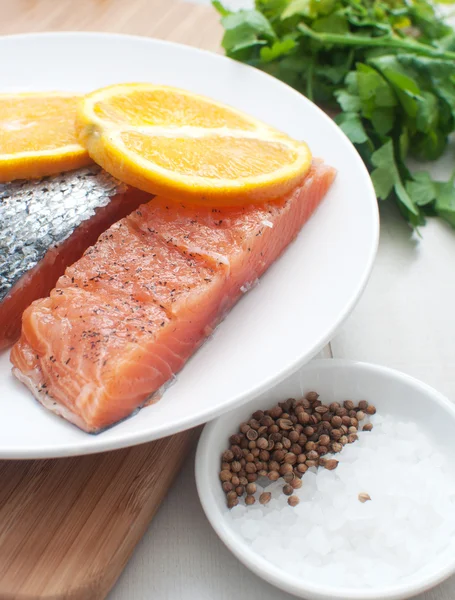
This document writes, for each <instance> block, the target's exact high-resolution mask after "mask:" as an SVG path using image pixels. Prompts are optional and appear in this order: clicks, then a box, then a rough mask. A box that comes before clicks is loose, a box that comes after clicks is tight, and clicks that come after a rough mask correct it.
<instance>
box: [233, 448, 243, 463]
mask: <svg viewBox="0 0 455 600" xmlns="http://www.w3.org/2000/svg"><path fill="white" fill-rule="evenodd" d="M231 450H232V454H233V455H234V458H235V460H239V459H240V458H242V456H243V452H242V449H241V448H240V446H232V447H231Z"/></svg>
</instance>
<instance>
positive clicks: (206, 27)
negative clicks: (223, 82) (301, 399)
mask: <svg viewBox="0 0 455 600" xmlns="http://www.w3.org/2000/svg"><path fill="white" fill-rule="evenodd" d="M200 1H202V2H205V3H207V0H200ZM247 1H248V0H231V1H230V4H231V5H240V4H242V5H244V4H245V2H247ZM76 4H77V8H75V6H76V5H75V4H74V2H73V0H58V2H57V0H33V1H32V0H0V16H1V17H2V18H1V19H0V33H18V32H22V31H39V30H69V29H76V30H104V31H119V32H125V33H136V34H140V35H150V36H155V37H159V38H164V39H173V40H176V41H181V42H183V43H187V44H191V45H196V46H200V47H204V48H207V49H209V50H217V49H218V47H219V40H220V37H221V29H220V27H219V25H218V22H217V21H218V19H217V17H216V16H215V14H214V13H213V12H212V11H211V10H210V9H209V8H208V7H207V6H200V5H198V6H196V5H192V4H190V3H185V4H183V5H182V4H178V3H177V2H176V1H175V0H127V1H125V0H78V2H77V3H76ZM454 164H455V145H453V146H452V148H451V150H450V152H449V153H448V155H447V157H446V158H445V159H444V160H442V161H441V162H440V163H439V164H438V165H437V167H436V174H438V175H440V176H441V177H444V178H446V177H447V175H448V173H450V171H451V170H452V168H453V165H454ZM454 260H455V231H452V230H451V229H450V228H449V227H448V226H446V225H445V224H444V223H442V222H440V221H431V222H430V223H429V224H428V225H427V227H425V228H423V229H422V240H421V241H419V242H416V241H415V240H413V239H410V231H409V229H408V228H407V226H406V224H405V223H404V222H403V221H402V220H401V219H400V217H399V216H397V215H396V213H395V212H394V211H393V210H391V209H390V207H383V210H381V240H380V246H379V252H378V257H377V260H376V265H375V268H374V272H373V275H372V277H371V280H370V283H369V284H368V287H367V289H366V291H365V293H364V295H363V297H362V299H361V300H360V302H359V304H358V306H357V308H356V309H355V310H354V312H353V314H352V315H351V317H350V318H349V319H348V321H346V323H345V325H344V326H343V327H342V328H341V330H340V332H339V333H338V335H337V336H336V337H335V338H334V339H333V341H332V343H331V344H330V348H329V349H328V352H329V353H330V354H332V355H333V356H334V357H344V358H352V359H357V360H364V361H371V362H376V363H381V364H384V365H388V366H391V367H394V368H397V369H400V370H402V371H405V372H407V373H409V374H411V375H414V376H415V377H418V378H420V379H422V380H423V381H425V382H427V383H429V384H430V385H433V386H434V387H436V388H437V389H438V390H440V391H441V392H443V393H444V394H446V395H447V396H448V397H449V398H452V399H454V400H455V368H454V365H455V315H454V313H455V273H454V268H453V263H454ZM109 598H110V600H150V599H151V598H153V599H154V600H234V599H235V600H247V599H248V600H291V598H292V597H291V596H289V595H288V594H285V593H282V592H280V591H279V590H277V589H275V588H273V587H271V586H270V585H268V584H267V583H264V582H263V581H262V580H260V579H258V578H257V577H256V576H255V575H253V574H252V573H250V572H249V571H248V570H247V569H246V568H245V567H243V566H242V565H241V564H240V563H239V562H238V561H237V560H236V559H235V558H234V557H233V556H232V554H231V553H230V552H229V551H228V550H227V549H226V548H225V547H224V545H223V544H222V543H221V542H220V541H219V540H218V538H217V537H216V535H215V533H214V532H213V530H212V529H211V527H210V525H209V524H208V522H207V520H206V518H205V516H204V514H203V512H202V508H201V506H200V503H199V500H198V497H197V494H196V487H195V483H194V456H190V457H189V458H188V460H187V462H186V465H185V467H184V469H183V471H182V472H181V474H180V476H179V477H178V479H177V480H176V482H175V484H174V486H173V488H172V490H171V492H170V493H169V496H168V498H167V499H166V501H165V502H164V503H163V504H162V506H161V508H160V509H159V512H158V514H157V515H156V517H155V518H154V520H153V522H152V524H151V526H150V528H149V530H148V532H147V534H146V535H145V536H144V538H143V539H142V541H141V543H140V544H139V546H138V547H137V549H136V551H135V553H134V555H133V557H132V558H131V560H130V562H129V564H128V565H127V567H126V569H125V571H124V573H123V574H122V576H121V577H120V579H119V581H118V583H117V585H116V586H115V588H114V589H113V591H112V592H111V594H110V596H109ZM454 598H455V578H452V579H451V580H449V581H447V582H446V583H445V584H443V585H441V586H439V587H437V588H435V589H434V590H432V591H430V592H428V593H426V594H423V595H421V596H419V600H453V599H454Z"/></svg>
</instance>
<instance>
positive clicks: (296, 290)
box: [0, 33, 379, 458]
mask: <svg viewBox="0 0 455 600" xmlns="http://www.w3.org/2000/svg"><path fill="white" fill-rule="evenodd" d="M0 56H7V57H8V60H4V61H1V62H0V91H3V92H4V91H13V90H21V91H27V90H49V89H59V90H74V91H82V92H83V91H89V90H92V89H95V88H98V87H101V86H105V85H108V84H112V83H120V82H132V81H150V82H154V83H162V84H169V85H175V86H179V87H182V88H187V89H189V90H192V91H194V92H199V93H201V94H206V95H207V96H211V97H213V98H215V99H218V100H222V101H223V102H226V103H228V104H231V105H233V106H235V107H237V108H240V109H243V110H245V111H247V112H248V113H251V114H252V115H254V116H256V117H258V118H260V119H263V120H264V121H266V122H268V123H270V124H271V125H274V126H276V127H278V128H279V129H281V130H283V131H285V132H287V133H289V134H291V135H292V136H293V137H295V138H300V139H304V140H305V141H306V142H308V144H309V145H310V148H311V150H312V152H313V155H315V156H320V157H323V158H324V159H325V160H326V162H328V163H329V164H331V165H333V166H334V167H336V168H337V170H338V176H337V179H336V182H335V184H334V185H333V187H332V189H331V190H330V192H329V194H328V195H327V197H326V199H325V200H324V202H323V204H322V205H321V206H320V207H319V209H318V211H317V213H316V214H315V215H314V216H313V218H312V219H311V220H310V222H309V223H308V224H307V225H306V226H305V227H304V228H303V230H302V232H301V234H300V235H299V237H298V238H297V240H296V241H295V242H294V243H293V244H292V245H291V246H290V247H289V248H288V250H287V251H286V253H285V255H284V256H283V257H282V258H280V260H278V261H277V262H276V263H275V264H274V265H273V266H272V267H271V268H270V269H269V271H268V272H267V273H266V275H265V276H264V277H263V278H262V279H261V281H260V283H259V285H257V286H256V287H255V288H254V289H253V290H251V291H250V292H249V293H248V294H246V295H245V297H244V298H242V300H241V301H240V302H239V303H238V304H237V306H236V307H235V308H234V309H233V310H232V312H231V313H230V314H229V316H228V317H227V318H226V320H225V321H224V322H223V323H222V324H221V325H220V326H219V327H218V329H217V330H216V331H215V334H214V335H213V337H212V338H211V339H210V340H209V341H208V342H207V343H206V344H205V345H204V346H203V347H202V348H201V349H200V350H199V351H198V352H197V353H196V354H195V356H194V357H193V358H192V359H191V360H190V361H189V363H188V364H187V365H186V367H185V368H184V370H183V371H182V372H181V373H180V374H179V375H178V377H177V380H176V382H175V383H174V385H173V386H172V387H170V388H169V390H168V391H167V392H166V394H165V395H164V397H163V399H162V400H161V401H160V402H158V403H157V404H155V405H154V406H150V407H148V408H145V409H143V410H142V411H140V413H139V414H137V415H135V416H134V417H132V418H130V419H128V420H126V421H124V422H123V423H120V424H119V425H117V426H116V427H113V428H112V429H110V430H108V431H106V432H104V433H101V434H99V435H97V436H91V435H88V434H86V433H83V432H81V431H79V430H78V429H77V428H76V427H74V426H72V425H70V424H68V423H66V422H65V421H63V420H61V419H59V418H58V417H56V416H54V415H52V414H50V413H49V412H47V411H46V410H44V409H43V408H41V406H39V405H38V404H37V403H36V402H35V401H34V400H33V398H32V397H31V395H30V393H29V392H28V391H27V390H26V389H25V387H23V386H22V385H21V384H19V383H18V382H17V381H16V380H15V379H13V377H12V376H11V375H10V365H9V353H8V352H6V353H4V354H3V355H1V356H0V458H39V457H57V456H69V455H75V454H87V453H91V452H100V451H105V450H110V449H114V448H121V447H125V446H131V445H134V444H139V443H141V442H147V441H150V440H155V439H158V438H161V437H164V436H167V435H170V434H172V433H176V432H178V431H182V430H184V429H188V428H189V427H193V426H195V425H198V424H201V423H204V422H206V421H208V420H210V419H212V418H213V417H215V416H218V415H220V414H221V413H223V412H224V411H227V410H229V409H231V408H233V407H235V406H237V405H240V404H242V403H243V402H245V401H247V400H248V399H250V398H251V397H253V396H254V395H255V394H258V393H260V392H262V391H263V390H265V389H266V388H268V387H269V386H271V385H272V384H274V383H276V382H277V381H279V380H281V379H283V378H285V377H286V376H287V375H289V374H290V373H291V372H292V371H294V370H295V369H297V368H298V367H299V366H301V365H302V364H303V363H305V362H306V361H308V360H309V359H310V358H311V357H312V356H314V355H315V354H316V353H317V352H318V351H319V350H320V349H321V348H322V347H323V346H324V344H326V343H327V342H328V341H329V340H330V338H331V337H332V336H333V334H334V332H335V330H336V329H337V327H338V326H339V325H340V324H341V323H342V322H343V321H344V319H345V318H346V317H347V316H348V315H349V313H350V312H351V310H352V308H353V307H354V305H355V303H356V301H357V300H358V298H359V296H360V294H361V293H362V291H363V288H364V286H365V284H366V281H367V279H368V276H369V274H370V271H371V268H372V265H373V260H374V256H375V253H376V247H377V241H378V228H379V227H378V212H377V204H376V198H375V194H374V191H373V187H372V185H371V181H370V178H369V176H368V173H367V171H366V169H365V167H364V165H363V163H362V161H361V159H360V157H359V156H358V154H357V153H356V151H355V150H354V148H353V146H352V145H351V144H350V142H349V141H348V139H347V138H346V137H345V135H344V134H343V133H342V132H341V130H340V129H338V127H337V126H336V125H334V123H333V122H332V121H331V119H330V118H329V117H327V116H326V115H325V114H324V113H323V112H322V111H321V110H319V109H318V108H317V107H316V106H315V105H313V104H312V103H311V102H309V101H308V100H307V99H306V98H304V97H303V96H302V95H300V94H299V93H297V92H296V91H294V90H292V89H291V88H289V87H287V86H286V85H284V84H283V83H281V82H279V81H278V80H276V79H273V78H272V77H269V76H268V75H265V74H264V73H262V72H260V71H258V70H255V69H252V68H249V67H246V66H244V65H241V64H238V63H236V62H234V61H231V60H228V59H226V58H223V57H221V56H217V55H215V54H210V53H208V52H203V51H200V50H196V49H193V48H189V47H186V46H180V45H177V44H171V43H167V42H162V41H158V40H152V39H146V38H139V37H130V36H120V35H106V34H96V33H58V34H55V33H52V34H32V35H18V36H9V37H4V38H0Z"/></svg>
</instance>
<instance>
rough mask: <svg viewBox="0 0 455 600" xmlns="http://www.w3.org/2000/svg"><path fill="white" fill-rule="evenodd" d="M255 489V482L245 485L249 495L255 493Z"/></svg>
mask: <svg viewBox="0 0 455 600" xmlns="http://www.w3.org/2000/svg"><path fill="white" fill-rule="evenodd" d="M256 490H257V487H256V484H255V483H249V484H248V485H247V486H246V493H247V494H248V495H249V496H252V495H253V494H255V493H256Z"/></svg>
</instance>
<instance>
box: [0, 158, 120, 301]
mask: <svg viewBox="0 0 455 600" xmlns="http://www.w3.org/2000/svg"><path fill="white" fill-rule="evenodd" d="M126 187H127V186H125V185H124V184H122V183H120V182H118V181H117V180H116V179H114V178H113V177H111V175H108V174H107V173H106V172H105V171H102V169H101V168H100V167H98V166H90V167H87V168H82V169H77V170H76V171H70V172H68V173H61V174H59V175H53V176H49V177H44V178H42V179H40V180H30V181H25V180H20V181H13V182H11V183H1V184H0V224H1V227H0V302H1V301H2V300H3V299H4V298H5V297H6V296H7V295H8V293H9V292H10V291H11V289H12V288H13V286H14V285H15V283H17V281H19V279H20V278H21V277H22V276H23V275H24V274H25V273H27V272H28V271H30V269H32V268H33V267H35V266H36V265H37V264H38V263H39V262H40V261H41V260H42V259H43V257H44V256H45V254H46V252H47V251H48V250H49V248H51V247H52V246H57V245H60V244H61V243H62V242H64V241H65V240H66V239H67V238H68V237H69V236H70V235H71V234H72V232H73V231H74V230H75V229H76V228H77V227H79V226H80V225H81V223H83V222H84V221H86V220H88V219H90V218H91V217H92V216H93V215H94V214H95V211H96V210H97V209H98V208H100V207H103V206H106V205H107V204H108V203H109V202H110V200H111V198H112V197H113V196H115V195H116V194H119V193H122V192H124V191H125V190H126Z"/></svg>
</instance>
